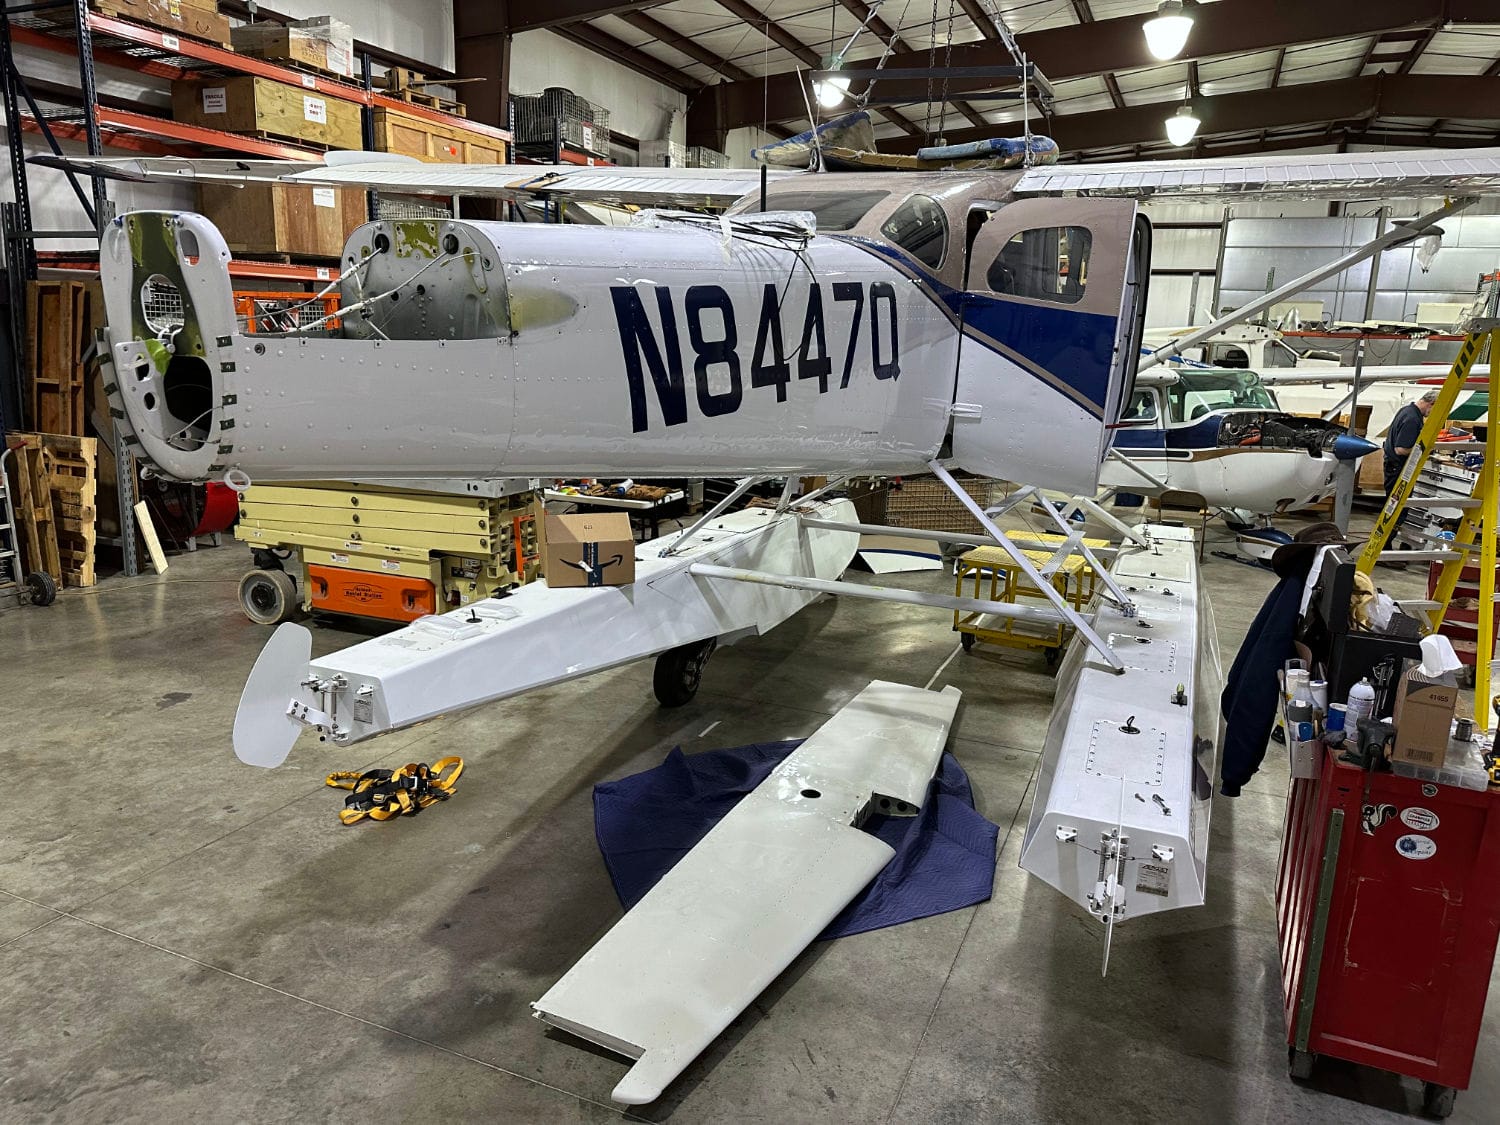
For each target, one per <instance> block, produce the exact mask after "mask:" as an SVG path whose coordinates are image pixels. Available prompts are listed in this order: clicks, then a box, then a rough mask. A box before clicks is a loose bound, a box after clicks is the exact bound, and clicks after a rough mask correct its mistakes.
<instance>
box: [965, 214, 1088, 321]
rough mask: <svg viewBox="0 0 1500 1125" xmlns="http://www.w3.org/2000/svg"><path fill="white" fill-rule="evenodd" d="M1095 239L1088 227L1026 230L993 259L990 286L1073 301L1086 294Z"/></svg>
mask: <svg viewBox="0 0 1500 1125" xmlns="http://www.w3.org/2000/svg"><path fill="white" fill-rule="evenodd" d="M1092 243H1093V239H1092V238H1091V237H1090V236H1089V232H1088V230H1087V228H1085V227H1038V228H1036V229H1035V230H1023V231H1021V232H1020V233H1018V234H1017V235H1016V236H1015V237H1014V238H1012V239H1011V240H1010V241H1009V242H1007V243H1006V244H1005V246H1004V247H1003V248H1002V249H1001V251H1000V253H999V255H998V256H997V257H996V258H995V260H994V262H993V263H991V265H990V270H989V274H988V280H989V287H990V289H991V290H992V291H993V292H996V293H1005V294H1007V295H1009V296H1013V297H1031V298H1033V299H1035V300H1038V301H1058V302H1061V303H1063V304H1067V305H1071V304H1073V303H1074V302H1076V301H1079V300H1081V299H1082V298H1083V288H1084V286H1085V285H1086V284H1087V283H1088V270H1089V248H1090V246H1091V245H1092Z"/></svg>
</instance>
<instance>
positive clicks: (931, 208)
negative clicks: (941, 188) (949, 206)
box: [880, 195, 948, 269]
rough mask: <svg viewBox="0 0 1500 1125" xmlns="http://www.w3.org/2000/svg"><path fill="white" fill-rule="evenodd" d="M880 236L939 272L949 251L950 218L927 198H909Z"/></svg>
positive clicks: (887, 221) (934, 202)
mask: <svg viewBox="0 0 1500 1125" xmlns="http://www.w3.org/2000/svg"><path fill="white" fill-rule="evenodd" d="M880 233H881V234H883V235H884V236H885V237H886V238H888V239H890V240H891V241H892V242H893V243H895V244H896V245H897V246H899V247H901V249H903V250H905V251H907V252H908V253H910V254H911V256H912V257H913V258H915V259H916V260H917V261H919V262H921V263H922V264H923V265H925V266H931V267H932V268H933V269H937V268H938V267H940V266H941V265H942V264H943V258H944V256H945V255H946V254H947V252H948V219H947V216H945V215H944V214H943V209H942V208H941V207H939V206H938V205H937V202H936V201H935V200H933V199H931V198H929V197H928V196H925V195H914V196H912V197H911V198H910V199H908V200H907V201H906V202H905V203H903V204H901V206H900V207H898V208H896V210H895V212H894V213H893V214H892V215H891V217H890V218H889V219H887V220H886V221H885V222H884V223H882V224H881V226H880Z"/></svg>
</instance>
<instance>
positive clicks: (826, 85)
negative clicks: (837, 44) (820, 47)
mask: <svg viewBox="0 0 1500 1125" xmlns="http://www.w3.org/2000/svg"><path fill="white" fill-rule="evenodd" d="M843 65H844V54H843V52H842V51H840V52H839V53H838V54H836V55H834V56H832V57H831V58H829V59H827V60H826V61H825V62H824V64H823V69H824V70H839V69H841V68H842V67H843ZM848 92H849V79H847V78H820V79H818V80H817V81H816V82H814V83H813V96H814V97H816V98H817V99H818V104H819V105H820V106H822V107H823V108H824V109H836V108H838V106H839V104H840V103H841V102H843V100H844V95H845V94H847V93H848Z"/></svg>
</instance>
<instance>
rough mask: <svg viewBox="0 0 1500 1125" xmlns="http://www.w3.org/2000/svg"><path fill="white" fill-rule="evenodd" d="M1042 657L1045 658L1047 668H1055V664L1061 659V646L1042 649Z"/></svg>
mask: <svg viewBox="0 0 1500 1125" xmlns="http://www.w3.org/2000/svg"><path fill="white" fill-rule="evenodd" d="M1042 656H1043V657H1045V658H1046V661H1047V667H1048V668H1055V667H1057V662H1058V661H1059V660H1061V659H1062V646H1061V645H1053V646H1052V647H1051V648H1046V649H1043V650H1042Z"/></svg>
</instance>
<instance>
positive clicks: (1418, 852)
mask: <svg viewBox="0 0 1500 1125" xmlns="http://www.w3.org/2000/svg"><path fill="white" fill-rule="evenodd" d="M1396 851H1397V852H1399V853H1400V854H1401V855H1404V856H1405V857H1406V858H1407V859H1431V858H1432V857H1433V856H1435V855H1437V844H1435V843H1434V842H1433V840H1432V837H1430V836H1417V835H1408V836H1402V837H1400V838H1399V839H1397V841H1396Z"/></svg>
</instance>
